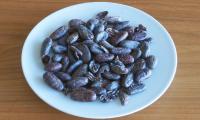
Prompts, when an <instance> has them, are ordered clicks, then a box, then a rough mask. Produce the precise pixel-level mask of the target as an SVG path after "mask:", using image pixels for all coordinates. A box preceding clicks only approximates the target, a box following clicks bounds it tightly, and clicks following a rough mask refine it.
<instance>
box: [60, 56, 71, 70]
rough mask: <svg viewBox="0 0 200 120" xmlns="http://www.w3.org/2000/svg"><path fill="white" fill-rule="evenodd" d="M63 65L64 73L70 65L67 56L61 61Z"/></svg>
mask: <svg viewBox="0 0 200 120" xmlns="http://www.w3.org/2000/svg"><path fill="white" fill-rule="evenodd" d="M61 64H62V71H66V70H67V67H68V65H69V58H68V57H67V56H65V57H63V58H62V60H61Z"/></svg>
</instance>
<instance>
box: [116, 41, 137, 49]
mask: <svg viewBox="0 0 200 120" xmlns="http://www.w3.org/2000/svg"><path fill="white" fill-rule="evenodd" d="M139 44H140V43H139V42H137V41H132V40H124V41H121V42H120V43H119V46H121V47H125V48H129V49H134V48H137V47H138V46H139Z"/></svg>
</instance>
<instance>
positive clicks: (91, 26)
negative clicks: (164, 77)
mask: <svg viewBox="0 0 200 120" xmlns="http://www.w3.org/2000/svg"><path fill="white" fill-rule="evenodd" d="M98 23H99V20H98V19H96V18H92V19H90V20H88V22H87V24H86V26H87V27H88V29H90V30H91V31H93V30H94V28H95V27H96V25H97V24H98Z"/></svg>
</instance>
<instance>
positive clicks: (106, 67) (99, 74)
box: [98, 64, 110, 77]
mask: <svg viewBox="0 0 200 120" xmlns="http://www.w3.org/2000/svg"><path fill="white" fill-rule="evenodd" d="M109 71H110V67H109V65H108V64H103V65H101V67H100V69H99V71H98V77H100V76H101V74H102V73H104V72H109Z"/></svg>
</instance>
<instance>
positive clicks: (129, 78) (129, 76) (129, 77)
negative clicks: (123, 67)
mask: <svg viewBox="0 0 200 120" xmlns="http://www.w3.org/2000/svg"><path fill="white" fill-rule="evenodd" d="M133 79H134V78H133V73H129V74H127V75H125V76H124V78H123V79H122V86H123V87H125V88H127V87H129V86H130V85H131V84H132V83H133V81H134V80H133Z"/></svg>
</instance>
